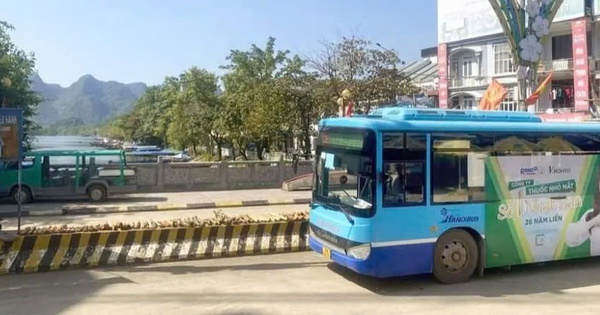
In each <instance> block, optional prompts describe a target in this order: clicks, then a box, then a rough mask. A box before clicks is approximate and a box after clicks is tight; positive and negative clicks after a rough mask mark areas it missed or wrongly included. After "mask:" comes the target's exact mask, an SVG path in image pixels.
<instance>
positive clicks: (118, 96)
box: [31, 74, 147, 126]
mask: <svg viewBox="0 0 600 315" xmlns="http://www.w3.org/2000/svg"><path fill="white" fill-rule="evenodd" d="M31 81H32V90H34V91H36V92H38V93H39V94H40V95H41V96H42V98H43V102H42V103H41V104H40V105H39V106H38V110H37V115H36V117H35V118H34V119H35V121H36V122H37V123H39V124H40V125H42V126H44V125H46V126H47V125H52V124H56V123H59V122H63V121H69V120H75V121H79V122H82V123H83V124H86V125H92V124H100V123H103V122H106V121H107V120H108V119H110V118H111V117H114V116H118V115H122V114H125V113H127V112H129V111H130V110H131V109H132V108H133V106H134V104H135V101H136V100H137V99H139V98H140V97H141V96H142V95H143V94H144V92H145V91H146V88H147V86H146V84H144V83H120V82H116V81H100V80H98V79H96V78H94V77H93V76H92V75H89V74H86V75H84V76H82V77H81V78H79V80H77V81H76V82H74V83H73V84H71V85H70V86H68V87H62V86H60V85H58V84H50V83H45V82H44V81H43V80H42V78H41V77H40V76H39V75H38V74H35V75H33V77H32V78H31Z"/></svg>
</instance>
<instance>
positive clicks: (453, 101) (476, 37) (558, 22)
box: [437, 0, 600, 120]
mask: <svg viewBox="0 0 600 315" xmlns="http://www.w3.org/2000/svg"><path fill="white" fill-rule="evenodd" d="M542 44H543V46H544V52H543V56H542V61H541V62H540V65H539V67H538V73H539V79H540V82H541V81H542V80H544V78H545V77H546V76H547V75H549V74H550V73H552V74H553V75H552V81H551V83H552V84H551V86H550V87H549V88H548V89H547V90H546V93H544V94H543V95H541V96H540V99H539V100H538V102H537V104H536V105H534V106H531V107H530V108H529V110H531V111H536V112H538V113H541V114H542V115H543V116H544V117H546V118H547V119H549V120H550V119H552V120H579V119H582V118H583V117H586V116H589V115H590V105H592V104H594V102H592V100H593V99H595V98H600V96H598V94H599V93H598V92H599V91H598V79H600V74H598V75H597V73H600V71H598V70H600V0H564V2H563V5H562V6H561V8H560V9H559V11H558V13H557V15H556V17H555V19H554V23H553V24H552V25H551V28H550V36H549V37H548V40H546V41H545V42H543V43H542ZM437 61H438V94H439V106H440V107H441V108H459V109H470V108H476V107H477V106H478V104H479V100H480V99H481V97H482V96H483V94H484V92H485V90H486V89H487V87H488V85H489V84H490V83H491V81H492V79H496V80H497V81H498V82H499V83H501V84H502V85H503V86H504V87H505V88H506V89H507V90H508V94H507V95H506V98H505V99H504V101H503V102H502V104H501V106H500V109H501V110H507V111H514V110H518V104H517V101H516V99H517V98H516V96H517V93H518V90H517V77H516V70H517V69H516V66H515V65H514V64H513V61H512V56H511V51H510V48H509V45H508V43H507V41H506V37H505V35H504V34H503V32H502V27H501V25H500V22H499V21H498V18H497V17H496V15H495V13H494V11H493V10H492V7H491V5H490V4H489V1H488V0H451V1H449V0H438V60H437ZM597 78H598V79H597ZM591 108H592V109H594V108H595V107H594V106H592V107H591ZM551 115H552V116H551Z"/></svg>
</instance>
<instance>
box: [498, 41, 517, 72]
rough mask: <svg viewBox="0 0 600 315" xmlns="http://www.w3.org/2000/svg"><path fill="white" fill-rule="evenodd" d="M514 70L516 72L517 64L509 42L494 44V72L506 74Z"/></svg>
mask: <svg viewBox="0 0 600 315" xmlns="http://www.w3.org/2000/svg"><path fill="white" fill-rule="evenodd" d="M513 72H515V66H514V64H513V59H512V55H511V53H510V47H509V46H508V43H502V44H496V45H494V73H496V74H504V73H513Z"/></svg>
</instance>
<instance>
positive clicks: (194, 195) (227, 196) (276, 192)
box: [0, 189, 311, 214]
mask: <svg viewBox="0 0 600 315" xmlns="http://www.w3.org/2000/svg"><path fill="white" fill-rule="evenodd" d="M310 196H311V192H310V191H290V192H288V191H284V190H281V189H249V190H220V191H190V192H173V193H148V194H131V195H121V196H118V197H113V198H110V199H109V200H107V201H106V202H103V203H100V204H98V205H103V206H114V205H131V206H134V205H149V204H160V203H177V204H182V203H201V202H210V201H238V200H256V199H294V198H310ZM81 204H86V205H89V204H90V203H88V202H87V201H86V200H85V199H81V198H79V199H72V200H64V199H63V200H53V201H38V202H34V203H32V204H27V205H23V211H36V210H57V209H62V207H63V206H65V205H81ZM94 205H96V204H94ZM16 209H17V206H16V205H14V204H11V203H8V202H7V201H5V200H3V201H2V203H0V214H2V213H3V212H4V213H6V212H15V211H16Z"/></svg>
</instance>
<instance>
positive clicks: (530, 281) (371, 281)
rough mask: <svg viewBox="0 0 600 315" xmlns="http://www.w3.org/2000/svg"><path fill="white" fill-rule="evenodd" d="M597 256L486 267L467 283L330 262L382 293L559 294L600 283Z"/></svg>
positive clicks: (353, 279) (350, 277)
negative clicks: (366, 272)
mask: <svg viewBox="0 0 600 315" xmlns="http://www.w3.org/2000/svg"><path fill="white" fill-rule="evenodd" d="M599 263H600V258H599V257H595V258H588V259H580V260H571V261H560V262H552V263H546V264H543V265H540V264H531V265H524V266H517V267H512V268H511V269H510V270H509V269H506V268H496V269H489V270H486V271H485V275H484V276H483V277H482V278H479V277H477V276H474V277H473V278H472V280H471V281H470V282H468V283H461V284H455V285H443V284H440V283H439V282H437V281H436V280H435V278H433V276H432V275H418V276H410V277H401V278H390V279H377V278H371V277H365V276H361V275H358V274H356V273H354V272H352V271H350V270H348V269H346V268H344V267H341V266H339V265H336V264H333V263H329V264H328V265H327V267H328V268H329V269H330V270H332V271H333V272H335V273H336V274H338V275H340V276H341V277H343V278H345V279H347V280H349V281H351V282H353V283H355V284H357V285H359V286H361V287H363V288H365V289H367V290H369V291H371V292H373V293H376V294H378V295H383V296H482V297H490V298H492V297H494V298H495V297H502V296H513V295H530V294H538V293H548V292H549V293H556V294H562V293H563V292H562V291H564V290H569V289H575V288H581V287H587V286H595V285H600V264H599Z"/></svg>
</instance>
